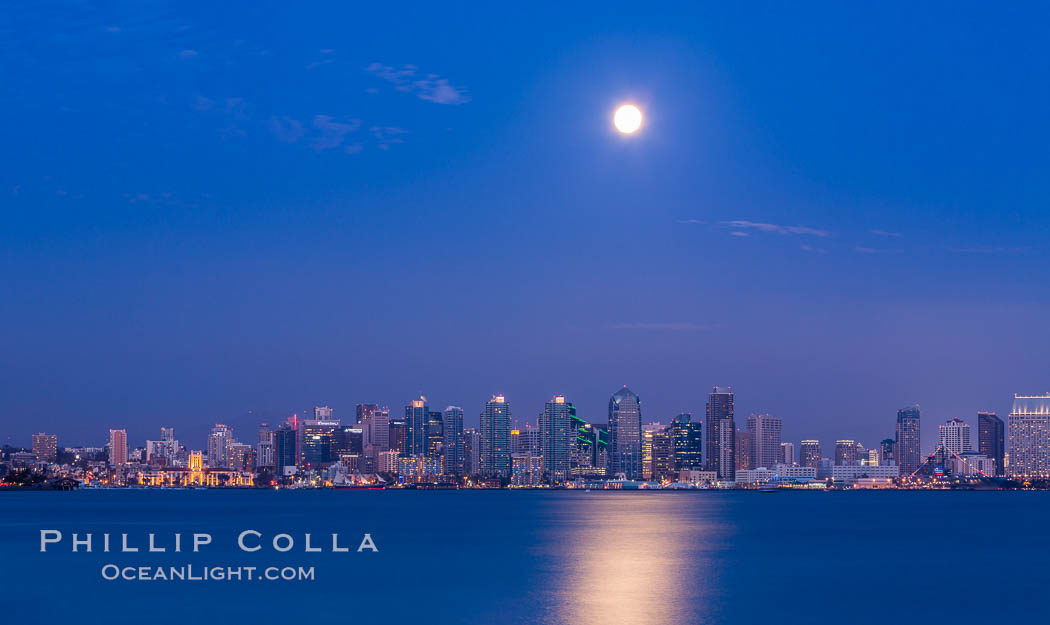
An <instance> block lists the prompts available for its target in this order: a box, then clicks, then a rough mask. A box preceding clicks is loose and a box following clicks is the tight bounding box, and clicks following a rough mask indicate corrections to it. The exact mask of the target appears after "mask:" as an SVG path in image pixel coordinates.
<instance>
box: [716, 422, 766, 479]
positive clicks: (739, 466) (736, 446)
mask: <svg viewBox="0 0 1050 625" xmlns="http://www.w3.org/2000/svg"><path fill="white" fill-rule="evenodd" d="M722 423H723V424H726V423H727V421H725V420H723V422H722ZM722 455H723V457H724V458H726V460H727V463H726V466H729V465H728V459H729V458H728V456H726V453H725V449H723V450H722ZM732 458H733V467H734V468H736V470H737V471H743V470H747V469H750V468H751V432H748V431H747V430H737V431H736V433H735V434H734V435H733V456H732ZM767 468H768V467H767ZM725 477H726V479H733V477H730V476H729V475H726V476H725Z"/></svg>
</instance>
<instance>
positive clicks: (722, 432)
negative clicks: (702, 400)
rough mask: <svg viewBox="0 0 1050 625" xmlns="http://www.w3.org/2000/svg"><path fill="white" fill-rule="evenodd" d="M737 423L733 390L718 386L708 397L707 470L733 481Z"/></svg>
mask: <svg viewBox="0 0 1050 625" xmlns="http://www.w3.org/2000/svg"><path fill="white" fill-rule="evenodd" d="M735 445H736V421H735V420H734V418H733V389H732V387H729V388H728V389H727V390H726V391H725V392H723V391H721V390H719V388H718V387H717V386H716V387H714V389H713V390H712V391H711V394H710V395H708V396H707V458H706V462H707V470H708V471H716V472H717V473H718V477H720V478H723V479H730V480H731V479H733V475H735V474H736V454H735V453H734V449H735Z"/></svg>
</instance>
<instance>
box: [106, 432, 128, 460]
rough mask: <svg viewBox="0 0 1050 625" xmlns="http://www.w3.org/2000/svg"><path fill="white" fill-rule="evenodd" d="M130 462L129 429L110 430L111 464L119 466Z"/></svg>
mask: <svg viewBox="0 0 1050 625" xmlns="http://www.w3.org/2000/svg"><path fill="white" fill-rule="evenodd" d="M127 463H128V432H127V430H110V431H109V464H110V465H111V466H114V467H119V466H122V465H125V464H127Z"/></svg>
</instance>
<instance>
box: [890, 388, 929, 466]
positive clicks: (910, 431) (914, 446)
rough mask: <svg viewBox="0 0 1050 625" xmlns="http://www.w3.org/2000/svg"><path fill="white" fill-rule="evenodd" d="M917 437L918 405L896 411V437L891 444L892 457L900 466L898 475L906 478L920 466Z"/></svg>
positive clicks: (918, 440)
mask: <svg viewBox="0 0 1050 625" xmlns="http://www.w3.org/2000/svg"><path fill="white" fill-rule="evenodd" d="M919 444H920V437H919V405H918V404H915V405H913V406H908V407H907V408H901V409H900V410H898V411H897V437H896V439H895V440H894V443H893V455H894V458H895V459H896V460H897V464H898V465H900V468H901V471H900V474H901V476H902V477H907V476H909V475H911V474H912V473H914V472H915V471H916V470H917V469H918V468H919V465H920V464H922V451H921V449H920V446H919Z"/></svg>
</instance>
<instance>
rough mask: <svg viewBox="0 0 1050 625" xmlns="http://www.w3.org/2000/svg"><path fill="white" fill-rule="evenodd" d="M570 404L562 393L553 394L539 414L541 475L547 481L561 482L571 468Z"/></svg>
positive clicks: (571, 432) (565, 478)
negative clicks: (541, 448) (541, 443)
mask: <svg viewBox="0 0 1050 625" xmlns="http://www.w3.org/2000/svg"><path fill="white" fill-rule="evenodd" d="M574 412H575V411H574V410H573V406H572V404H570V403H568V402H566V401H565V397H564V396H563V395H555V396H554V398H553V399H551V400H550V401H548V402H547V403H546V404H544V406H543V414H541V415H540V424H539V425H540V436H541V437H542V440H543V455H542V457H543V476H544V479H546V480H547V481H549V482H551V483H554V482H562V481H565V480H567V479H569V471H570V469H571V468H572V447H573V439H574V438H575V436H574V435H573V427H572V426H573V423H572V417H573V416H574V415H573V413H574Z"/></svg>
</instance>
